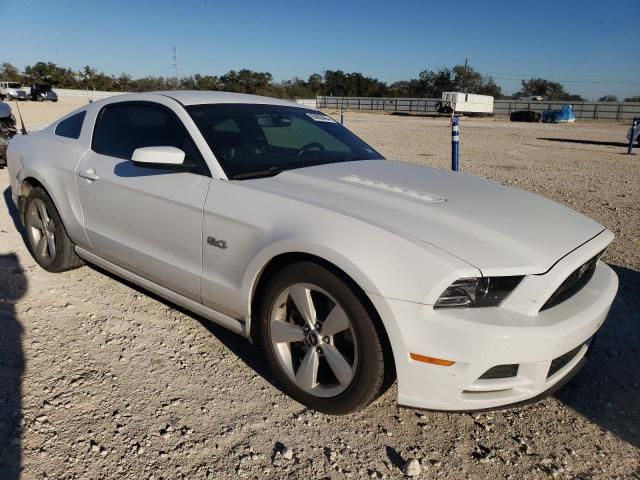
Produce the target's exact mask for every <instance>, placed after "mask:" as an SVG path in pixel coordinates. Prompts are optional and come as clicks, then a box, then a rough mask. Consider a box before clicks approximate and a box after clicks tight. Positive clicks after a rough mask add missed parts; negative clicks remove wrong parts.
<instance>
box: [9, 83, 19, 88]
mask: <svg viewBox="0 0 640 480" xmlns="http://www.w3.org/2000/svg"><path fill="white" fill-rule="evenodd" d="M7 88H20V84H19V83H8V84H7Z"/></svg>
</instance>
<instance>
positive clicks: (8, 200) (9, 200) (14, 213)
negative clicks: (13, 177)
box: [2, 187, 24, 238]
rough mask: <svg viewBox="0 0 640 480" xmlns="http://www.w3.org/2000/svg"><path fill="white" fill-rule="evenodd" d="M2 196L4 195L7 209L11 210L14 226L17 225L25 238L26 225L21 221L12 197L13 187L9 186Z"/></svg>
mask: <svg viewBox="0 0 640 480" xmlns="http://www.w3.org/2000/svg"><path fill="white" fill-rule="evenodd" d="M2 196H3V197H4V203H5V204H6V205H7V211H8V212H9V215H10V216H11V220H12V221H13V226H14V227H16V230H17V231H18V233H19V234H20V235H22V237H23V238H24V227H23V226H22V222H21V221H20V214H19V213H18V208H17V207H16V204H15V203H13V198H11V188H9V187H7V188H6V189H5V191H4V192H3V193H2Z"/></svg>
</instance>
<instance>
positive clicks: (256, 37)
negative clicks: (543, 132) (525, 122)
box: [0, 0, 640, 98]
mask: <svg viewBox="0 0 640 480" xmlns="http://www.w3.org/2000/svg"><path fill="white" fill-rule="evenodd" d="M0 18H2V19H3V22H2V30H3V35H2V38H3V42H2V44H3V47H2V50H1V51H0V62H4V61H8V62H11V63H13V64H15V65H16V66H18V67H19V68H24V66H25V65H28V64H31V63H34V62H36V61H39V60H45V61H53V62H55V63H58V64H60V65H63V66H69V67H71V68H74V69H79V68H80V67H82V66H83V65H86V64H89V65H91V66H93V67H96V68H98V69H99V70H102V71H105V72H107V73H112V74H119V73H120V72H123V71H125V72H127V73H129V74H131V75H132V76H134V77H138V76H144V75H163V76H168V75H173V66H172V63H173V60H172V53H171V48H172V47H173V46H174V45H175V46H177V47H178V61H179V69H180V75H187V74H193V73H203V74H212V75H219V74H222V73H224V72H226V71H228V70H230V69H240V68H250V69H252V70H259V71H269V72H271V73H272V74H273V76H274V78H275V79H276V80H282V79H288V78H291V77H293V76H299V77H306V76H308V75H309V74H310V73H313V72H319V73H321V72H322V70H323V68H326V69H342V70H345V71H358V72H362V73H364V74H366V75H370V76H374V77H377V78H380V79H381V80H384V81H388V82H392V81H395V80H399V79H408V78H412V77H416V76H417V75H418V73H419V72H420V71H421V70H424V69H426V68H428V69H432V70H437V69H438V68H441V67H444V66H453V65H455V64H459V63H464V59H465V57H468V58H469V61H470V64H471V65H472V66H473V67H474V68H475V69H476V70H478V71H480V72H481V73H483V74H490V75H493V76H494V77H496V81H497V82H498V83H499V84H500V85H501V86H502V87H503V89H504V90H505V92H506V93H513V92H514V91H516V90H517V89H518V87H519V80H518V79H521V78H529V77H532V76H540V77H544V78H549V79H551V80H581V81H583V82H596V81H597V82H627V83H608V84H597V83H565V87H566V89H567V90H568V91H570V92H572V93H578V94H581V95H583V96H585V97H587V98H593V97H598V96H600V95H603V94H613V95H618V96H619V97H625V96H630V95H640V24H639V20H640V1H639V0H608V1H607V2H602V1H592V0H583V1H577V0H576V1H564V0H555V1H546V0H539V1H536V2H522V1H517V0H511V1H495V2H478V1H462V0H458V1H456V2H430V1H426V0H425V1H404V0H394V1H389V0H386V1H378V0H369V1H348V0H342V1H333V0H326V1H322V2H315V1H312V0H306V1H304V0H303V1H301V0H298V1H278V0H271V1H269V2H266V1H264V0H262V1H245V0H235V1H232V2H229V1H225V2H215V1H196V0H184V1H179V0H173V1H166V0H155V1H146V0H140V1H135V0H130V1H119V0H103V1H100V2H90V1H74V0H65V1H64V2H52V1H51V0H47V1H41V0H30V1H28V2H18V3H16V2H15V1H11V0H0ZM8 38H11V39H13V41H12V42H10V43H9V42H7V41H6V39H8Z"/></svg>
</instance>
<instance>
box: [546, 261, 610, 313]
mask: <svg viewBox="0 0 640 480" xmlns="http://www.w3.org/2000/svg"><path fill="white" fill-rule="evenodd" d="M600 255H602V252H600V253H599V254H598V255H596V256H595V257H593V258H592V259H590V260H588V261H586V262H585V263H583V264H582V265H580V266H579V267H578V268H576V269H575V270H574V271H573V272H572V273H571V275H569V276H568V277H567V279H566V280H565V281H564V282H562V285H560V286H559V287H558V289H557V290H556V291H555V292H553V295H551V297H549V300H547V302H546V303H545V304H544V305H543V306H542V308H541V309H540V311H543V310H546V309H547V308H551V307H555V306H556V305H558V304H560V303H562V302H564V301H566V300H568V299H569V298H571V297H573V296H574V295H575V294H576V293H578V292H579V291H580V290H582V287H584V286H585V285H586V284H587V283H589V280H591V277H593V273H594V272H595V271H596V264H597V263H598V259H599V258H600Z"/></svg>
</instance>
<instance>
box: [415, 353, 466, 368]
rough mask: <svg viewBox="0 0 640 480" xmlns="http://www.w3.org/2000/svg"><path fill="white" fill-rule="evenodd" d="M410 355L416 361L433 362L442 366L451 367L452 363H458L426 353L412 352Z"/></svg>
mask: <svg viewBox="0 0 640 480" xmlns="http://www.w3.org/2000/svg"><path fill="white" fill-rule="evenodd" d="M409 356H410V357H411V360H415V361H416V362H424V363H431V364H433V365H440V366H441V367H450V366H451V365H453V364H454V363H456V362H453V361H451V360H444V359H443V358H434V357H427V356H425V355H420V354H418V353H410V354H409Z"/></svg>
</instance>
